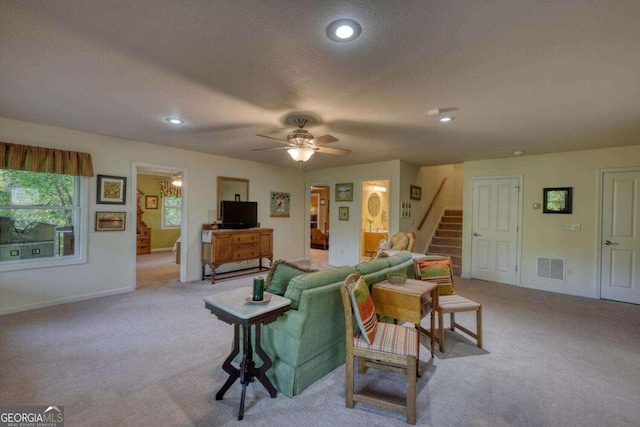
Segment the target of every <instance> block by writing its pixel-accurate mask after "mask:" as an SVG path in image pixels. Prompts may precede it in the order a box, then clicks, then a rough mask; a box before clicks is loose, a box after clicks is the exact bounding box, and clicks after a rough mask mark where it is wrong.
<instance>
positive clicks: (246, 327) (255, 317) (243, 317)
mask: <svg viewBox="0 0 640 427" xmlns="http://www.w3.org/2000/svg"><path fill="white" fill-rule="evenodd" d="M252 291H253V288H252V287H249V286H247V287H244V288H238V289H234V290H232V291H228V292H221V293H219V294H215V295H211V296H209V297H206V298H205V299H204V302H205V307H206V308H208V309H209V310H210V311H211V313H212V314H215V315H216V316H217V317H218V318H219V319H220V320H222V321H223V322H225V323H228V324H230V325H233V349H232V350H231V354H230V355H229V356H228V357H227V359H226V360H225V361H224V363H223V364H222V369H224V371H225V372H227V373H228V374H229V378H227V381H226V382H225V383H224V385H223V386H222V388H221V389H220V391H218V393H216V400H222V397H223V396H224V394H225V393H226V392H227V390H229V387H231V386H232V385H233V383H235V382H236V380H237V379H238V378H240V384H242V395H241V398H240V410H239V412H238V420H242V418H243V417H244V399H245V394H246V391H247V384H249V383H250V382H252V381H253V379H254V378H257V379H258V380H259V381H260V382H261V383H262V385H263V386H264V388H266V389H267V391H268V392H269V395H270V396H271V397H272V398H274V397H276V396H277V395H278V391H277V390H276V388H275V387H274V386H273V385H272V384H271V382H270V381H269V380H268V379H267V376H266V375H265V374H266V372H267V371H268V370H269V368H270V367H271V365H272V362H271V359H270V358H269V356H267V353H265V352H264V350H263V349H262V346H261V345H260V327H261V326H262V325H266V324H268V323H271V322H273V321H275V320H276V319H277V318H278V317H279V316H281V315H283V314H284V313H285V312H286V311H288V310H289V308H290V306H291V300H290V299H289V298H284V297H281V296H278V295H274V294H269V293H268V292H265V295H270V296H271V300H270V301H269V302H268V303H264V304H257V303H251V302H247V301H246V300H245V299H246V298H248V297H249V294H251V293H252ZM251 326H254V327H255V334H256V340H255V343H256V353H257V354H258V355H259V356H260V358H261V359H262V366H260V367H259V368H256V366H255V362H254V360H253V347H252V345H251ZM241 327H242V361H241V362H240V366H239V367H238V368H236V367H234V366H233V365H232V364H231V361H232V360H233V358H234V357H236V355H238V354H239V353H240V328H241Z"/></svg>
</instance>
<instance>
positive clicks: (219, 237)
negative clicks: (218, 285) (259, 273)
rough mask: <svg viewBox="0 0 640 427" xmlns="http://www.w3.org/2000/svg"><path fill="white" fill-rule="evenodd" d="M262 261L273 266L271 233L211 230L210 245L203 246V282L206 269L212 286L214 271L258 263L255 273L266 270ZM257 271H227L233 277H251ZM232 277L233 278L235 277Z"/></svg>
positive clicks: (214, 278)
mask: <svg viewBox="0 0 640 427" xmlns="http://www.w3.org/2000/svg"><path fill="white" fill-rule="evenodd" d="M262 258H267V259H268V260H269V262H273V229H272V228H250V229H247V230H212V231H211V243H204V242H203V243H202V280H204V279H205V274H204V273H205V266H207V265H208V266H209V267H210V268H211V283H215V282H216V268H218V267H220V266H221V265H223V264H228V263H230V262H238V261H250V260H254V259H257V260H259V261H258V262H259V266H258V267H257V268H258V270H268V269H269V268H268V267H263V266H262ZM255 269H256V267H251V268H245V269H241V270H234V271H230V272H229V273H230V274H231V273H238V272H240V274H235V276H239V275H245V274H251V272H248V271H249V270H255ZM235 276H232V277H235Z"/></svg>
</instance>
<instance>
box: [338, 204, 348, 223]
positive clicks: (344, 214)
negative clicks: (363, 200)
mask: <svg viewBox="0 0 640 427" xmlns="http://www.w3.org/2000/svg"><path fill="white" fill-rule="evenodd" d="M338 219H339V220H340V221H349V207H348V206H340V207H339V208H338Z"/></svg>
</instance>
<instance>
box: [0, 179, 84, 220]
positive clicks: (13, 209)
mask: <svg viewBox="0 0 640 427" xmlns="http://www.w3.org/2000/svg"><path fill="white" fill-rule="evenodd" d="M74 188H75V177H73V176H71V175H60V174H53V173H42V172H28V171H19V170H11V169H0V216H5V217H10V218H12V219H13V220H14V225H15V227H16V228H26V227H28V226H29V225H31V224H34V223H46V224H55V225H58V226H72V225H73V213H74Z"/></svg>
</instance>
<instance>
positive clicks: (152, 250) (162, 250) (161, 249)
mask: <svg viewBox="0 0 640 427" xmlns="http://www.w3.org/2000/svg"><path fill="white" fill-rule="evenodd" d="M172 250H173V247H170V248H155V249H151V252H165V251H172Z"/></svg>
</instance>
